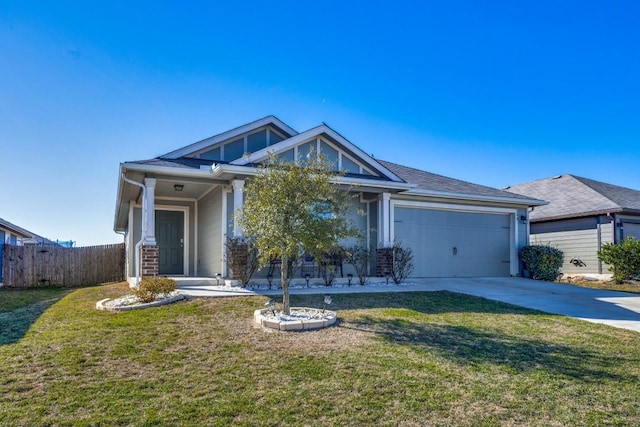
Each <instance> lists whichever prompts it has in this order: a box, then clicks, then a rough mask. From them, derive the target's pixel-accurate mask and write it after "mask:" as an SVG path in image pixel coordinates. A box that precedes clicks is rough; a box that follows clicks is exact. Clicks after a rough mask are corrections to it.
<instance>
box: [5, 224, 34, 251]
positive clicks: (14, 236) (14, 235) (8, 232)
mask: <svg viewBox="0 0 640 427" xmlns="http://www.w3.org/2000/svg"><path fill="white" fill-rule="evenodd" d="M33 236H34V234H33V233H32V232H30V231H27V230H25V229H24V228H22V227H18V226H17V225H15V224H12V223H10V222H9V221H6V220H4V219H2V218H0V244H2V243H6V244H8V245H22V243H23V241H24V240H26V239H31V238H33Z"/></svg>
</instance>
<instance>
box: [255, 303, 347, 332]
mask: <svg viewBox="0 0 640 427" xmlns="http://www.w3.org/2000/svg"><path fill="white" fill-rule="evenodd" d="M291 310H309V308H308V307H291ZM268 311H269V310H268V309H266V308H263V309H259V310H256V311H254V312H253V318H254V319H255V321H256V323H257V324H258V325H260V326H262V327H263V328H267V329H274V330H279V331H309V330H313V329H322V328H326V327H329V326H331V325H333V324H334V323H336V320H338V314H337V313H336V312H335V311H331V310H325V312H324V314H325V315H324V316H323V318H322V319H308V320H302V319H296V320H279V319H274V318H272V317H267V316H266V313H268Z"/></svg>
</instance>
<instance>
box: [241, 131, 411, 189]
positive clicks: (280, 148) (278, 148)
mask: <svg viewBox="0 0 640 427" xmlns="http://www.w3.org/2000/svg"><path fill="white" fill-rule="evenodd" d="M321 135H326V136H328V137H329V138H331V139H333V140H334V141H335V142H336V143H337V145H338V146H342V147H343V148H344V149H346V151H348V152H349V153H352V155H353V157H356V158H358V159H359V160H360V161H361V162H362V163H363V164H365V165H366V166H367V167H368V168H370V169H373V170H375V171H377V172H379V173H380V174H381V175H382V176H383V177H385V178H387V179H389V180H391V181H396V182H404V181H403V180H402V179H401V178H400V177H398V176H397V175H396V174H394V173H393V172H391V171H390V170H389V169H387V168H386V167H384V166H383V165H382V164H380V163H379V162H378V161H376V160H375V159H374V158H373V157H371V156H370V155H368V154H367V153H365V152H364V151H362V150H361V149H359V148H358V147H357V146H355V145H354V144H352V143H351V142H349V141H348V140H347V139H345V138H344V137H343V136H342V135H340V134H339V133H338V132H336V131H334V130H333V129H331V128H330V127H329V126H327V125H325V124H322V125H320V126H317V127H315V128H312V129H309V130H307V131H305V132H302V133H299V134H297V135H295V136H292V137H291V138H289V139H285V140H284V141H280V142H278V143H276V144H274V145H272V146H269V147H266V148H263V149H262V150H258V151H256V152H254V153H251V154H249V155H248V156H244V157H242V158H240V159H237V160H234V161H232V162H231V164H232V165H238V166H244V165H247V164H253V163H259V162H260V161H261V160H263V159H265V158H266V157H267V156H268V154H269V153H271V152H273V153H275V154H279V153H282V152H284V151H287V150H289V149H291V148H293V147H295V146H297V145H298V144H300V143H302V142H304V141H306V140H308V139H312V138H314V137H315V138H318V137H320V136H321Z"/></svg>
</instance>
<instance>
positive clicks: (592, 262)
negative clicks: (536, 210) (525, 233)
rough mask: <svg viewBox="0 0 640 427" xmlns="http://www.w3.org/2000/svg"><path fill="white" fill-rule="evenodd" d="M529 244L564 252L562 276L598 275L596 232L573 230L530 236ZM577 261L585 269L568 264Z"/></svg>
mask: <svg viewBox="0 0 640 427" xmlns="http://www.w3.org/2000/svg"><path fill="white" fill-rule="evenodd" d="M531 244H533V245H549V246H553V247H554V248H558V249H560V250H561V251H562V252H564V263H563V265H562V269H561V272H562V273H564V274H587V273H593V274H598V272H599V269H598V263H599V261H598V231H597V230H596V229H591V230H573V231H558V232H555V233H544V234H532V235H531ZM572 259H579V260H581V261H582V262H584V263H585V264H586V267H576V266H574V265H573V264H571V263H570V261H571V260H572Z"/></svg>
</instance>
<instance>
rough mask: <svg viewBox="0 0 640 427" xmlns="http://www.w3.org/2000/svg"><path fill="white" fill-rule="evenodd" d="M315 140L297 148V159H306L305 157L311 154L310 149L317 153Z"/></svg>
mask: <svg viewBox="0 0 640 427" xmlns="http://www.w3.org/2000/svg"><path fill="white" fill-rule="evenodd" d="M317 145H318V143H317V140H315V139H313V140H311V141H309V142H306V143H304V144H302V145H299V146H298V157H299V158H300V159H301V160H303V161H304V159H306V158H307V156H308V155H309V153H310V152H311V149H312V148H313V149H314V150H315V151H317V148H316V147H317Z"/></svg>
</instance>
